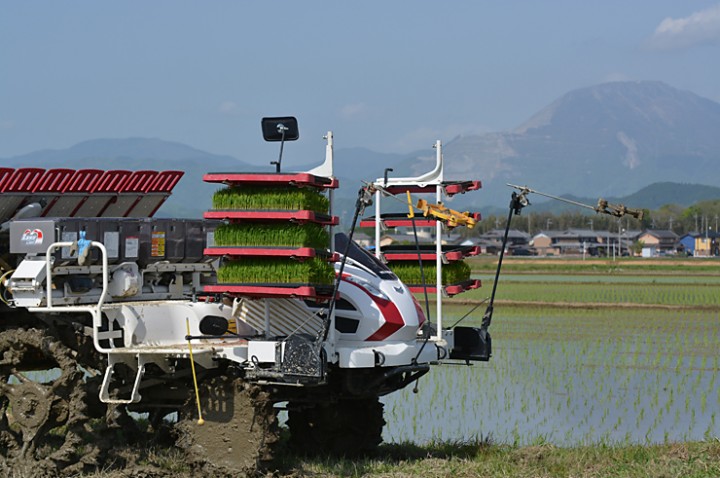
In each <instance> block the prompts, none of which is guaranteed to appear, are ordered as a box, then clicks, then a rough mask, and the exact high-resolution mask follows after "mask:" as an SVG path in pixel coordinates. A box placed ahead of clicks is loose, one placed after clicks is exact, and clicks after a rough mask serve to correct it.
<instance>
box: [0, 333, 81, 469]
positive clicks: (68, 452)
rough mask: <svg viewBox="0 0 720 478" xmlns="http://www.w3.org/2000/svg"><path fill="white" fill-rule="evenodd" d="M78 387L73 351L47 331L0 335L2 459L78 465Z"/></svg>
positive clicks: (79, 424)
mask: <svg viewBox="0 0 720 478" xmlns="http://www.w3.org/2000/svg"><path fill="white" fill-rule="evenodd" d="M82 383H83V372H82V371H81V370H80V369H78V367H77V362H76V359H75V357H74V354H73V351H72V350H71V349H70V348H68V347H67V346H65V345H63V344H62V343H61V342H60V341H59V340H57V339H56V338H54V337H52V336H50V335H49V334H48V333H47V332H46V331H45V330H41V329H12V330H6V331H3V332H2V333H0V457H2V458H3V459H4V460H6V461H8V462H10V463H12V462H13V461H14V460H20V459H21V460H23V461H26V462H27V461H38V462H40V461H42V466H43V467H45V468H48V467H50V468H59V467H64V466H65V465H67V464H69V463H78V462H79V461H80V460H79V457H78V456H77V453H78V444H80V443H81V442H82V439H81V433H82V427H83V424H84V422H85V420H86V416H85V404H86V400H85V389H84V387H83V386H82ZM85 451H87V450H85Z"/></svg>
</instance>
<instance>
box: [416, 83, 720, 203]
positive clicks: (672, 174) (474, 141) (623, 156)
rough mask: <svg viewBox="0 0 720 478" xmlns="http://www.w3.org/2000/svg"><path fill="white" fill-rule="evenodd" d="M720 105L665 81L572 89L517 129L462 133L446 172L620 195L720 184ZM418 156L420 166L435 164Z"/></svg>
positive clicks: (493, 188) (495, 191) (496, 187)
mask: <svg viewBox="0 0 720 478" xmlns="http://www.w3.org/2000/svg"><path fill="white" fill-rule="evenodd" d="M718 131H720V104H719V103H716V102H714V101H711V100H709V99H706V98H702V97H700V96H698V95H695V94H694V93H691V92H688V91H681V90H678V89H675V88H672V87H670V86H668V85H666V84H664V83H661V82H656V81H639V82H615V83H604V84H601V85H597V86H593V87H589V88H583V89H579V90H575V91H571V92H569V93H567V94H566V95H564V96H562V97H561V98H559V99H557V100H556V101H554V102H553V103H551V104H550V105H548V106H547V107H546V108H544V109H542V110H541V111H539V112H538V113H536V114H535V115H533V117H532V118H530V119H529V120H528V121H526V122H524V123H523V124H522V125H520V126H519V127H517V128H516V129H514V130H513V131H508V132H498V133H489V134H482V135H466V136H459V137H457V138H455V139H453V140H452V141H450V142H448V143H447V144H446V145H445V146H444V148H443V151H444V157H445V165H446V176H447V177H448V178H450V179H464V178H468V177H474V178H478V179H481V180H482V181H483V184H484V191H485V192H486V193H488V194H489V196H490V198H491V199H490V202H492V203H493V204H496V203H498V201H497V200H496V199H494V198H495V197H496V196H500V197H501V198H502V202H504V201H505V199H504V197H505V194H504V188H505V183H508V182H509V183H514V184H523V185H524V184H527V185H529V186H531V187H533V188H536V189H539V190H545V191H548V192H550V193H552V194H576V195H582V194H586V193H587V192H589V191H592V192H593V193H596V194H598V195H605V196H611V195H612V196H618V195H626V194H629V193H630V192H632V191H637V190H639V189H640V188H642V187H644V186H647V185H648V184H652V183H657V182H666V181H673V182H686V183H703V184H716V183H720V167H719V166H720V134H718ZM430 164H431V162H430V161H425V162H419V164H418V165H417V167H416V171H417V172H419V171H421V170H427V169H429V168H430Z"/></svg>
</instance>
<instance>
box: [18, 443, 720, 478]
mask: <svg viewBox="0 0 720 478" xmlns="http://www.w3.org/2000/svg"><path fill="white" fill-rule="evenodd" d="M145 455H146V456H144V457H141V460H139V461H141V462H140V463H137V462H136V465H135V467H134V468H131V470H133V471H134V472H139V473H143V472H145V473H143V476H157V477H165V476H168V477H169V476H173V477H177V478H190V477H205V476H210V475H207V474H205V473H203V472H202V471H201V470H193V469H189V468H188V467H186V466H178V462H182V457H181V456H179V455H178V453H177V451H176V450H174V449H172V448H170V449H167V450H155V451H153V452H150V453H145ZM137 465H142V466H143V467H144V468H140V467H138V466H137ZM123 473H124V472H123V471H121V470H117V471H115V470H103V471H98V472H96V473H90V474H82V475H74V476H77V477H82V478H120V477H125V476H130V475H127V474H123ZM11 476H18V477H24V476H28V477H30V476H33V475H32V474H30V473H29V474H27V475H24V474H17V475H11ZM267 476H275V477H278V478H282V477H288V478H290V477H293V478H297V477H302V476H313V477H326V478H331V477H358V478H359V477H370V476H373V477H415V476H417V477H433V478H435V477H460V478H464V477H467V478H470V477H473V478H474V477H503V478H506V477H509V476H512V477H517V478H546V477H547V478H550V477H583V478H596V477H597V478H601V477H627V478H657V477H696V478H703V477H708V478H711V477H717V476H720V442H718V440H710V441H707V442H691V443H677V444H675V443H672V444H666V445H657V446H638V445H619V446H583V447H572V448H558V447H555V446H553V445H550V444H547V443H542V442H539V443H537V444H534V445H531V446H527V447H516V446H512V445H495V444H492V443H488V442H487V441H481V442H479V443H473V442H467V443H438V444H431V445H426V446H417V445H413V444H395V445H382V446H381V447H380V448H379V450H378V452H377V453H376V454H375V455H373V456H371V457H367V458H361V459H352V460H350V459H335V458H314V459H310V458H304V457H299V456H294V455H292V454H289V453H282V454H280V456H279V457H278V459H277V460H276V462H275V466H274V470H273V471H272V473H270V474H268V475H267Z"/></svg>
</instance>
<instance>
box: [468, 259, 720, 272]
mask: <svg viewBox="0 0 720 478" xmlns="http://www.w3.org/2000/svg"><path fill="white" fill-rule="evenodd" d="M467 262H468V264H470V265H471V267H472V270H473V273H492V272H495V268H496V267H497V257H492V256H478V257H472V258H469V259H467ZM502 270H503V272H506V273H507V272H513V273H514V272H517V273H526V274H535V273H560V274H577V273H580V274H613V275H623V274H629V275H646V274H670V275H677V274H680V273H686V272H689V273H692V274H702V275H714V276H719V275H720V260H717V259H697V258H687V257H685V258H683V257H665V258H659V259H643V258H637V257H623V258H618V259H617V260H616V261H613V260H612V259H606V258H587V259H586V260H582V259H581V258H560V257H556V258H542V257H531V258H527V257H512V256H510V257H506V258H505V260H504V261H503V269H502Z"/></svg>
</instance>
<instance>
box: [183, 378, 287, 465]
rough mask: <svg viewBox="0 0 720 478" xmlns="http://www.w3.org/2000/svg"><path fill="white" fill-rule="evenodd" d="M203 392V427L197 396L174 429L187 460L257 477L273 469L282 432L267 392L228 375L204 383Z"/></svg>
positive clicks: (187, 405)
mask: <svg viewBox="0 0 720 478" xmlns="http://www.w3.org/2000/svg"><path fill="white" fill-rule="evenodd" d="M199 388H200V404H201V409H202V418H203V420H204V423H203V424H202V425H200V424H198V413H197V404H196V401H195V397H194V396H193V397H192V399H191V400H189V401H188V403H187V404H186V406H185V407H184V409H183V411H182V415H181V417H180V420H179V421H178V423H177V424H176V426H175V433H176V436H177V440H176V445H177V446H178V447H180V448H181V449H183V450H184V451H185V453H186V454H187V457H188V460H189V461H190V462H191V463H192V464H193V465H194V466H198V467H201V468H204V469H206V470H210V471H213V472H215V474H221V473H228V474H232V473H238V472H239V473H252V472H255V471H257V470H262V469H264V468H265V467H266V466H267V465H269V463H270V462H271V461H272V453H273V448H274V446H275V445H276V443H277V442H278V440H279V429H278V425H277V413H276V410H275V408H274V407H273V403H272V401H271V400H270V396H269V395H268V393H267V392H264V391H263V390H261V389H260V388H259V387H257V386H252V385H249V384H247V383H245V382H243V381H242V380H240V379H231V378H228V377H215V378H211V379H207V380H204V381H203V382H202V383H200V384H199Z"/></svg>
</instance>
